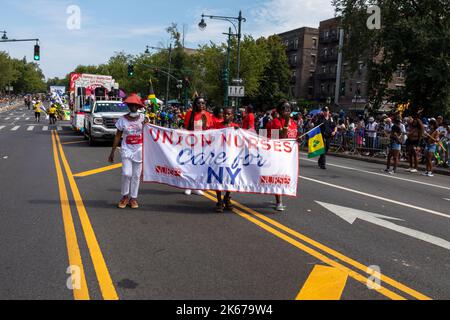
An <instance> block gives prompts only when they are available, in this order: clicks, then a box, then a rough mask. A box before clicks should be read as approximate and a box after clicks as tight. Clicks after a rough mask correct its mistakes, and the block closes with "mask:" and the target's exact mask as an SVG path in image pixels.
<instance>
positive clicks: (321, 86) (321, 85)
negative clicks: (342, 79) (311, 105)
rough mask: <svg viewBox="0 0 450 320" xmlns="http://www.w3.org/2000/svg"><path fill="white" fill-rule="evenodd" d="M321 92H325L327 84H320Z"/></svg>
mask: <svg viewBox="0 0 450 320" xmlns="http://www.w3.org/2000/svg"><path fill="white" fill-rule="evenodd" d="M320 93H325V84H323V83H321V84H320Z"/></svg>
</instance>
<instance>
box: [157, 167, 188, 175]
mask: <svg viewBox="0 0 450 320" xmlns="http://www.w3.org/2000/svg"><path fill="white" fill-rule="evenodd" d="M155 172H156V173H158V174H162V175H166V176H173V177H181V173H182V171H181V170H180V169H171V168H167V167H161V166H156V167H155Z"/></svg>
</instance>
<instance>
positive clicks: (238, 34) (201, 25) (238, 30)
mask: <svg viewBox="0 0 450 320" xmlns="http://www.w3.org/2000/svg"><path fill="white" fill-rule="evenodd" d="M205 17H206V18H210V19H215V20H224V21H228V22H230V23H231V24H232V25H233V27H234V30H235V31H236V34H234V36H236V37H237V41H238V43H237V45H238V48H237V51H238V53H237V79H236V81H237V82H238V83H242V80H241V37H242V22H246V21H247V19H245V18H244V17H242V11H239V16H238V17H226V16H212V15H205V14H202V20H201V21H200V23H199V24H198V26H199V28H200V30H204V29H205V28H206V22H205ZM235 21H237V22H238V26H237V27H236V24H235ZM230 33H231V32H230ZM227 96H228V88H227ZM226 98H227V100H228V97H226Z"/></svg>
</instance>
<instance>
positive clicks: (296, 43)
mask: <svg viewBox="0 0 450 320" xmlns="http://www.w3.org/2000/svg"><path fill="white" fill-rule="evenodd" d="M294 49H298V39H295V40H294Z"/></svg>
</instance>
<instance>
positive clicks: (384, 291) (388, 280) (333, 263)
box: [205, 192, 431, 300]
mask: <svg viewBox="0 0 450 320" xmlns="http://www.w3.org/2000/svg"><path fill="white" fill-rule="evenodd" d="M205 196H206V197H207V198H208V199H210V200H212V201H216V198H215V197H214V196H213V194H212V193H209V192H208V193H205ZM232 203H233V204H234V205H235V206H237V207H239V208H241V209H243V210H245V211H246V212H248V214H245V213H243V212H242V211H240V210H238V209H234V210H233V212H234V213H237V214H238V215H240V216H241V217H243V218H245V219H247V220H249V221H251V222H252V223H254V224H256V225H258V226H259V227H261V228H263V229H265V230H266V231H269V232H270V233H272V234H274V235H276V236H277V237H279V238H281V239H283V240H285V241H287V242H289V243H291V244H292V245H294V246H296V247H297V248H299V249H301V250H302V251H305V252H307V253H309V254H311V255H312V256H314V257H316V258H318V259H319V260H321V261H323V262H325V263H326V264H328V265H330V266H333V267H335V268H338V269H340V270H341V271H344V272H347V273H348V274H349V276H350V277H352V278H354V279H356V280H358V281H359V282H361V283H364V284H367V282H368V278H367V277H365V276H362V275H360V274H359V273H356V272H354V271H353V270H351V269H349V268H347V267H345V266H344V265H342V264H340V263H338V262H336V261H334V260H331V259H329V258H328V257H326V256H324V255H322V254H321V253H319V252H318V251H315V250H314V249H311V248H310V247H307V246H305V245H303V244H301V243H300V242H298V241H296V240H294V239H292V238H290V237H288V236H286V235H285V234H283V233H281V232H279V231H278V230H276V229H274V228H272V227H270V226H269V225H266V224H265V223H263V222H262V221H260V220H257V219H255V218H253V217H252V216H255V217H258V218H259V219H261V220H263V221H265V222H268V223H269V224H271V225H273V226H274V227H277V228H279V229H280V230H283V231H284V232H286V233H288V234H290V235H292V236H294V237H296V238H298V239H300V240H303V241H304V242H306V243H308V244H310V245H312V246H315V247H316V248H318V249H320V250H322V251H324V252H326V253H328V254H330V255H332V256H334V257H336V258H338V259H340V260H341V261H344V262H346V263H348V264H350V265H352V266H353V267H356V268H358V269H360V270H362V271H363V272H366V273H368V274H369V275H370V277H372V278H378V279H379V280H380V281H382V282H384V283H387V284H389V285H391V286H393V287H395V288H397V289H398V290H400V291H403V292H404V293H407V294H409V295H410V296H412V297H414V298H416V299H419V300H431V298H430V297H427V296H425V295H423V294H421V293H419V292H417V291H415V290H413V289H411V288H409V287H407V286H405V285H403V284H401V283H399V282H397V281H395V280H393V279H391V278H389V277H387V276H385V275H381V274H379V273H377V272H376V271H374V270H372V269H370V268H369V267H366V266H364V265H363V264H361V263H359V262H356V261H355V260H352V259H350V258H348V257H346V256H344V255H343V254H340V253H338V252H337V251H335V250H332V249H331V248H328V247H327V246H325V245H322V244H320V243H318V242H316V241H314V240H312V239H310V238H308V237H306V236H304V235H302V234H300V233H299V232H297V231H294V230H292V229H290V228H288V227H286V226H284V225H282V224H281V223H279V222H277V221H275V220H272V219H270V218H267V217H266V216H264V215H262V214H260V213H258V212H256V211H254V210H252V209H250V208H248V207H246V206H244V205H242V204H240V203H238V202H236V201H232ZM377 275H379V277H377ZM374 290H377V291H379V292H380V293H382V294H383V295H385V296H387V297H389V298H391V299H405V298H404V297H401V296H399V295H397V294H396V293H394V292H392V291H390V290H388V289H386V288H383V287H381V288H379V289H376V288H375V289H374Z"/></svg>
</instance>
